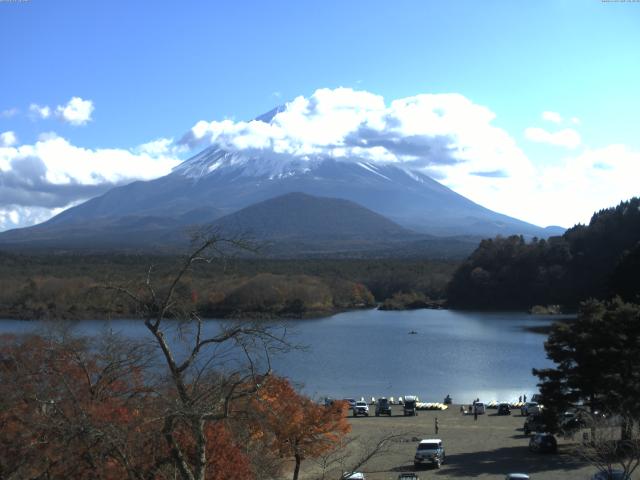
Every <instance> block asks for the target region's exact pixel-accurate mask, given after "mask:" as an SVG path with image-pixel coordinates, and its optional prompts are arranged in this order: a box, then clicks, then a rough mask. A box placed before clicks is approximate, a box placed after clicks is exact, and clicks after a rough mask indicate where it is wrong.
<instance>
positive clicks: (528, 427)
mask: <svg viewBox="0 0 640 480" xmlns="http://www.w3.org/2000/svg"><path fill="white" fill-rule="evenodd" d="M546 429H547V427H546V425H545V424H544V420H543V419H542V415H540V414H537V415H535V414H531V415H529V416H528V417H527V419H526V420H525V421H524V427H523V430H524V434H525V435H529V434H530V433H531V432H544V431H545V430H546Z"/></svg>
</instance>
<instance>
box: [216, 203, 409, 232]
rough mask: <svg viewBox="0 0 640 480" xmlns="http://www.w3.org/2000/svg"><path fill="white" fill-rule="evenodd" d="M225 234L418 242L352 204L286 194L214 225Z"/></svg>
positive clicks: (232, 215)
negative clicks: (411, 240) (410, 240)
mask: <svg viewBox="0 0 640 480" xmlns="http://www.w3.org/2000/svg"><path fill="white" fill-rule="evenodd" d="M213 225H214V226H216V227H219V228H221V229H222V231H226V232H239V233H244V232H246V233H248V234H250V235H252V236H254V237H256V238H260V239H264V240H294V239H299V240H310V239H314V240H317V241H325V240H337V239H344V240H351V241H353V240H360V241H368V242H374V241H379V240H391V239H395V240H401V241H407V240H409V239H411V238H419V237H421V235H417V234H416V233H415V232H411V231H409V230H407V229H405V228H403V227H401V226H400V225H398V224H397V223H395V222H392V221H391V220H389V219H387V218H385V217H383V216H382V215H379V214H377V213H375V212H372V211H371V210H369V209H367V208H364V207H362V206H361V205H358V204H357V203H354V202H351V201H349V200H342V199H338V198H323V197H314V196H312V195H307V194H305V193H299V192H295V193H287V194H285V195H281V196H279V197H276V198H271V199H269V200H265V201H263V202H259V203H256V204H254V205H250V206H249V207H246V208H243V209H242V210H239V211H237V212H235V213H232V214H230V215H227V216H225V217H223V218H220V219H218V220H216V221H215V222H213Z"/></svg>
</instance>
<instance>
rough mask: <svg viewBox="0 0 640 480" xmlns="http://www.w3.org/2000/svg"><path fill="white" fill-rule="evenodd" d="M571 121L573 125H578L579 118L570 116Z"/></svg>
mask: <svg viewBox="0 0 640 480" xmlns="http://www.w3.org/2000/svg"><path fill="white" fill-rule="evenodd" d="M571 123H573V124H574V125H580V119H579V118H578V117H571Z"/></svg>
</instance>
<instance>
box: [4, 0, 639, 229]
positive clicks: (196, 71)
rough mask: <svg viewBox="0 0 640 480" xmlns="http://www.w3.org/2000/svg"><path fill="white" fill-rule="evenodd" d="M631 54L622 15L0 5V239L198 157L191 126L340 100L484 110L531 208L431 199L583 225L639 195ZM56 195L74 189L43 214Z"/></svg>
mask: <svg viewBox="0 0 640 480" xmlns="http://www.w3.org/2000/svg"><path fill="white" fill-rule="evenodd" d="M638 47H640V3H637V2H612V1H609V2H606V1H605V2H601V1H597V0H575V1H569V0H556V1H537V2H526V3H525V2H508V1H500V2H498V1H483V2H472V1H455V2H444V1H425V0H420V1H400V2H375V1H366V2H364V1H363V2H356V1H353V2H343V1H341V2H338V1H323V2H312V1H309V2H294V1H288V2H287V1H270V2H258V1H255V2H246V1H235V2H204V1H189V0H187V1H182V2H175V1H174V2H168V1H155V2H142V1H139V2H130V1H120V0H115V1H110V2H86V1H64V2H63V1H54V0H47V1H44V0H30V1H13V2H7V1H2V0H0V49H2V51H1V56H0V59H1V60H0V61H1V62H2V69H1V72H2V74H1V75H0V135H4V136H3V137H0V138H2V141H1V142H0V175H3V177H4V180H3V182H4V184H5V187H2V185H1V183H2V182H0V229H6V228H10V227H12V226H20V225H26V224H29V223H33V222H36V221H40V220H42V219H45V218H47V216H50V215H51V214H52V213H55V212H58V211H60V210H61V209H64V208H66V207H67V206H69V205H72V204H75V203H77V202H79V201H81V200H82V199H83V198H86V196H87V195H90V194H97V193H100V192H101V191H104V190H105V189H106V188H108V187H109V186H112V185H115V184H119V183H125V182H127V181H129V180H131V179H135V178H152V177H153V176H157V175H161V174H164V173H166V172H168V171H169V169H170V168H171V167H172V166H173V165H174V164H175V162H176V161H178V160H179V159H184V158H186V157H188V156H189V155H191V154H193V153H196V152H197V148H194V149H193V150H189V149H187V148H186V147H184V145H182V146H180V148H178V147H177V146H175V148H174V147H172V145H177V143H178V140H179V139H180V138H182V137H183V136H184V135H185V134H186V133H188V132H189V131H190V129H191V128H192V127H193V126H194V125H196V123H197V122H199V121H205V122H215V121H222V120H224V119H230V120H232V121H235V122H241V121H246V120H249V119H251V118H254V117H255V116H257V115H259V114H260V113H263V112H265V111H268V110H270V109H271V108H273V107H274V106H276V105H278V104H282V103H285V102H288V101H292V100H294V99H295V98H296V97H298V96H304V97H305V98H309V97H311V96H312V95H313V94H314V92H315V91H316V90H317V89H336V88H338V87H347V88H350V89H353V90H356V91H359V90H363V91H366V92H370V93H371V94H374V95H377V96H381V97H383V98H384V101H385V102H386V103H387V104H389V103H390V102H392V101H393V100H396V99H406V98H410V97H414V96H416V95H420V94H445V93H455V94H459V95H461V96H463V97H464V98H465V99H468V100H469V101H470V102H472V103H473V104H474V105H477V106H482V107H484V108H486V109H488V110H489V111H490V112H492V113H493V115H494V117H495V118H492V119H491V120H489V122H490V123H491V125H492V126H494V127H495V128H498V129H501V130H502V131H504V132H505V133H506V134H507V135H508V136H509V137H510V138H511V139H512V140H513V141H514V142H515V144H516V146H517V149H518V153H517V155H520V154H522V155H524V156H525V157H526V160H527V162H528V163H529V164H530V165H529V166H530V167H531V168H529V169H528V170H527V169H521V170H520V175H521V176H522V178H521V179H520V181H521V182H524V177H527V178H529V179H530V180H531V185H530V186H528V187H527V188H528V190H526V194H527V195H529V196H531V198H530V199H529V201H526V202H525V201H516V199H515V198H514V197H513V196H514V195H516V194H517V192H522V191H523V188H524V186H523V185H524V183H523V184H522V185H521V184H519V183H518V182H517V181H514V182H513V183H512V185H511V187H510V188H503V185H506V182H504V181H503V182H500V181H496V182H494V183H493V184H488V183H487V184H483V185H479V184H474V182H473V181H472V180H473V179H471V180H469V182H467V180H466V179H465V173H464V172H462V171H460V172H455V174H453V173H451V174H449V173H447V172H444V173H443V172H441V174H442V175H443V176H442V181H443V183H445V184H447V185H448V186H450V187H452V188H454V189H456V190H457V191H459V192H460V193H462V194H464V195H467V196H469V197H470V198H472V199H474V200H476V201H478V202H480V203H482V204H485V205H487V206H489V207H490V208H493V209H495V210H498V211H501V212H504V213H508V214H510V215H514V216H517V217H519V218H522V219H525V220H529V221H532V222H534V223H538V224H542V225H546V224H554V223H559V224H562V225H564V226H570V225H571V224H573V223H575V222H578V221H582V222H584V221H588V218H589V216H590V213H591V212H592V211H593V210H594V209H596V208H602V207H606V206H609V205H610V204H613V203H617V202H618V201H620V200H622V199H626V198H628V197H630V196H632V195H637V194H639V193H640V191H638V190H640V189H637V188H635V186H634V184H633V183H632V182H630V177H631V176H632V175H633V174H635V173H638V175H640V166H639V165H638V164H639V163H640V153H639V152H640V135H638V126H639V125H640V122H639V121H638V119H637V116H638V112H640V93H639V91H638V85H639V84H640V48H638ZM74 98H76V100H75V101H73V100H72V99H74ZM36 106H37V107H36ZM45 107H48V112H45V110H42V109H43V108H45ZM543 112H550V113H548V114H546V118H547V119H544V118H542V115H543ZM44 113H48V115H44ZM553 113H557V114H559V117H560V118H558V116H554V115H552V114H553ZM43 116H46V118H42V117H43ZM558 120H560V121H558ZM536 129H537V130H536ZM562 131H565V132H564V133H563V134H560V135H556V134H558V133H559V132H562ZM161 139H167V142H165V143H164V144H163V145H164V146H165V147H167V148H165V149H164V150H162V151H161V149H159V148H157V147H158V145H156V144H154V145H153V148H152V146H151V145H150V144H149V142H153V141H156V140H161ZM171 139H173V140H172V142H171V143H169V142H170V140H171ZM55 142H57V143H55ZM54 143H55V144H54ZM45 144H46V145H45ZM142 145H148V148H146V149H145V147H141V146H142ZM45 147H47V148H45ZM21 148H22V150H20V149H21ZM496 148H502V147H499V146H498V147H496ZM3 149H4V150H3ZM70 149H72V150H73V152H72V153H69V152H71V150H70ZM56 152H57V153H56ZM83 152H84V153H83ZM57 154H59V155H60V156H62V157H65V158H57V159H56V158H54V156H55V155H57ZM110 154H111V155H112V156H113V157H114V158H116V160H114V161H111V160H110ZM83 155H84V156H83ZM34 157H37V158H39V159H40V160H41V161H34V160H33V158H34ZM138 161H139V163H137V162H138ZM480 161H481V159H480V160H478V159H476V162H480ZM505 161H508V160H505ZM21 162H23V163H21ZM29 162H30V163H29ZM78 163H81V164H82V166H79V165H78ZM36 164H37V165H36ZM36 167H37V168H36ZM65 168H68V171H65ZM581 169H583V170H584V172H583V171H582V170H581ZM485 170H486V169H485ZM525 170H526V171H525ZM587 170H589V171H587ZM467 173H468V172H467ZM510 174H511V173H510ZM512 174H513V175H514V178H515V177H516V176H517V172H515V171H514V172H512ZM576 174H579V175H580V178H578V179H577V180H576V182H573V178H572V177H571V175H576ZM29 175H37V176H38V181H37V182H31V184H30V185H31V186H29V181H27V180H28V179H27V180H25V178H26V177H28V176H29ZM534 177H535V178H534ZM583 177H584V178H583ZM96 179H98V180H96ZM562 179H565V181H566V183H567V185H566V188H564V186H563V184H562ZM65 182H66V183H67V184H68V183H69V182H70V183H72V184H73V185H74V186H75V187H82V188H75V189H68V194H65V195H62V196H58V197H56V198H53V197H52V196H51V195H52V193H51V192H52V191H53V190H55V191H58V190H60V188H59V186H60V185H62V184H64V183H65ZM534 183H535V185H534ZM638 183H639V184H640V182H638ZM8 184H11V185H13V186H12V187H11V188H12V189H11V191H9V190H8V189H7V187H6V185H8ZM22 184H25V185H26V187H25V186H24V185H23V186H22V187H21V186H20V185H22ZM34 184H37V185H38V187H34ZM52 185H53V186H52ZM514 186H516V187H517V188H516V187H514ZM23 187H24V188H23ZM54 187H55V188H54ZM529 187H530V188H529ZM21 188H22V190H20V189H21ZM39 188H40V190H38V189H39ZM18 190H20V191H18ZM72 190H73V191H72ZM580 195H584V199H583V198H582V197H580ZM3 197H4V198H3ZM563 198H565V200H566V202H567V203H568V205H567V206H564V207H563V208H560V209H558V208H554V207H553V206H554V205H555V204H556V203H557V202H560V201H561V200H562V199H563ZM598 202H600V203H598ZM603 202H604V203H603Z"/></svg>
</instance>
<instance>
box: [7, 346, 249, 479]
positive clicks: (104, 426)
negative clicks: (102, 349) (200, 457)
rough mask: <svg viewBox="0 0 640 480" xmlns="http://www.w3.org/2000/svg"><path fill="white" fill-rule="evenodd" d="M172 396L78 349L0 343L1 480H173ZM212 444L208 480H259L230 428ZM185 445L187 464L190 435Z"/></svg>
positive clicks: (215, 428)
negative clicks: (166, 419) (167, 421)
mask: <svg viewBox="0 0 640 480" xmlns="http://www.w3.org/2000/svg"><path fill="white" fill-rule="evenodd" d="M123 358H125V359H126V358H127V357H126V356H125V357H123ZM165 393H166V392H164V391H163V395H158V394H157V392H154V391H152V390H150V389H149V388H148V386H147V385H145V381H144V375H143V374H142V372H141V371H140V369H139V368H137V367H136V366H135V365H131V364H129V363H127V361H125V362H124V363H122V364H120V365H119V364H118V363H117V362H115V361H114V360H113V359H112V358H105V357H103V356H101V354H100V353H98V352H95V351H92V350H90V349H89V348H88V346H87V345H85V344H83V342H81V341H78V340H72V341H69V340H66V341H65V342H56V341H54V340H46V339H43V338H41V337H37V336H33V337H26V338H17V337H14V336H4V337H0V478H6V477H11V478H49V479H68V478H73V479H78V480H84V479H87V480H88V479H101V480H120V479H126V478H130V479H143V478H144V479H150V480H161V479H165V478H173V472H174V470H173V468H172V467H171V458H170V456H169V449H168V447H167V445H166V443H165V440H164V437H163V435H162V427H163V417H162V415H163V413H164V411H165V408H164V405H166V403H161V401H162V400H166V398H164V399H162V398H160V397H165ZM205 434H206V438H207V458H208V464H207V479H212V480H227V479H229V480H230V479H232V478H233V479H235V478H243V479H247V480H249V479H252V478H253V474H252V472H251V467H250V465H249V461H248V459H247V458H246V456H245V455H244V453H243V452H242V450H241V449H240V448H239V447H238V446H237V445H236V444H235V442H234V439H233V437H232V435H231V434H230V432H229V430H228V429H227V428H226V427H225V425H224V424H222V423H211V424H209V425H207V427H206V430H205ZM181 436H182V439H183V441H184V447H185V451H186V452H187V453H188V454H189V453H190V452H189V445H193V444H194V442H193V440H192V438H191V431H190V430H189V429H188V428H186V427H185V428H182V435H181ZM192 453H193V452H191V454H192Z"/></svg>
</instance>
